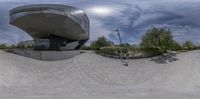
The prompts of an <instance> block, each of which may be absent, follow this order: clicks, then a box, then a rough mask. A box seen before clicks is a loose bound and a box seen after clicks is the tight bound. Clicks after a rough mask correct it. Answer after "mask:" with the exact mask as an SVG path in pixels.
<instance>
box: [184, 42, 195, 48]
mask: <svg viewBox="0 0 200 99" xmlns="http://www.w3.org/2000/svg"><path fill="white" fill-rule="evenodd" d="M183 48H184V49H186V50H192V49H194V48H195V45H194V43H193V42H192V41H190V40H188V41H185V43H183Z"/></svg>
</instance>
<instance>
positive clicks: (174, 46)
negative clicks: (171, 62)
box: [171, 40, 182, 51]
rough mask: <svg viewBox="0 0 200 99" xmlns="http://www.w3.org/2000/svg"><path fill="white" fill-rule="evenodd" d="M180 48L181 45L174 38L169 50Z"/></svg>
mask: <svg viewBox="0 0 200 99" xmlns="http://www.w3.org/2000/svg"><path fill="white" fill-rule="evenodd" d="M181 49H182V47H181V45H180V44H179V43H178V42H176V41H175V40H173V42H172V45H171V50H174V51H177V50H181Z"/></svg>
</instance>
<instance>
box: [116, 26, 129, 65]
mask: <svg viewBox="0 0 200 99" xmlns="http://www.w3.org/2000/svg"><path fill="white" fill-rule="evenodd" d="M115 31H116V32H117V35H118V37H119V41H120V46H121V48H120V59H121V62H122V63H123V65H124V66H128V63H127V62H126V61H124V60H123V52H122V49H123V46H122V39H121V35H120V32H119V29H115Z"/></svg>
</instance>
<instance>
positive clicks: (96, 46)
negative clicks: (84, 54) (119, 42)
mask: <svg viewBox="0 0 200 99" xmlns="http://www.w3.org/2000/svg"><path fill="white" fill-rule="evenodd" d="M110 45H112V42H110V41H108V40H107V39H106V38H105V37H104V36H102V37H99V38H98V39H97V40H96V41H94V42H92V44H91V47H92V48H93V49H95V50H99V49H100V48H101V47H105V46H110Z"/></svg>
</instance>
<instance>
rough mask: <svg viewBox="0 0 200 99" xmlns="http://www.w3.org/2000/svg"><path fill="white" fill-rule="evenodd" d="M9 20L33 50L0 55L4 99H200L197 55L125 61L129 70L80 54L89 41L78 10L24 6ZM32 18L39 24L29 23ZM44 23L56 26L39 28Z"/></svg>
mask: <svg viewBox="0 0 200 99" xmlns="http://www.w3.org/2000/svg"><path fill="white" fill-rule="evenodd" d="M63 9H65V10H63ZM41 10H42V11H41ZM32 15H35V16H33V17H31V16H32ZM10 17H11V18H10V19H11V20H10V24H11V25H13V26H16V27H17V28H20V29H23V30H24V31H25V32H26V33H28V34H30V35H31V36H32V37H33V38H34V48H33V49H31V50H21V49H11V50H10V51H5V50H0V97H1V98H2V99H55V98H58V99H65V98H69V99H199V97H200V95H199V92H200V61H199V60H200V50H191V51H186V52H176V53H172V54H169V55H163V56H155V57H147V58H139V59H127V60H125V61H126V62H127V63H128V66H124V65H123V64H122V62H121V61H120V59H113V58H109V57H104V56H101V55H99V54H97V53H95V52H94V51H85V52H84V53H82V54H80V50H79V49H80V47H81V46H82V45H83V44H84V43H85V42H86V41H87V40H88V39H89V35H90V31H89V27H90V25H89V19H88V18H87V16H86V14H85V13H84V12H83V11H82V10H80V9H78V8H75V7H72V6H66V5H64V6H60V5H57V4H56V5H54V4H50V5H43V4H42V5H28V6H21V7H17V8H14V9H13V10H11V11H10ZM18 18H19V19H18ZM35 18H37V19H38V18H39V19H41V20H40V21H38V20H34V22H30V21H29V20H32V19H35ZM46 19H47V20H46ZM55 19H56V20H55ZM65 19H67V20H66V21H65ZM49 20H50V21H49ZM57 20H59V22H56V21H57ZM80 20H81V22H79V21H80ZM45 21H48V24H51V23H55V25H54V24H52V25H47V24H42V23H45ZM40 22H41V23H40ZM68 22H70V24H68ZM25 23H26V24H25ZM71 24H72V25H71ZM32 26H34V28H31V29H30V27H32ZM38 26H39V27H40V28H41V27H42V26H46V27H42V29H40V28H38ZM53 27H56V28H59V27H62V28H60V29H59V30H57V29H56V28H53ZM72 27H74V28H72ZM43 29H44V30H43ZM49 29H50V30H49ZM73 30H74V31H73ZM49 31H51V32H49ZM60 33H61V34H60ZM70 33H72V34H70ZM57 34H59V35H57Z"/></svg>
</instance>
